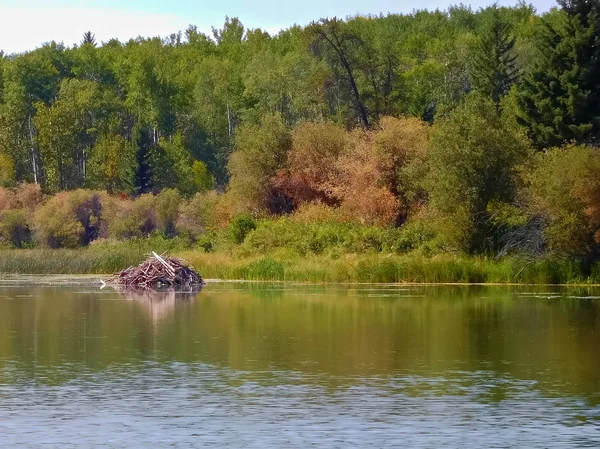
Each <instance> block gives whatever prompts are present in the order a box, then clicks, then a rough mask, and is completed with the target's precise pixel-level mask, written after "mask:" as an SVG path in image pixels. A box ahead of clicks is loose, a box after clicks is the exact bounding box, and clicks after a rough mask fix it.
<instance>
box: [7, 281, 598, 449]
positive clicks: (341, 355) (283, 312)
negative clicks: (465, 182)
mask: <svg viewBox="0 0 600 449" xmlns="http://www.w3.org/2000/svg"><path fill="white" fill-rule="evenodd" d="M48 284H51V285H37V286H34V285H28V286H24V285H23V283H22V282H16V281H13V282H6V281H4V282H2V283H0V447H2V448H13V447H28V448H90V447H99V448H122V447H127V448H149V447H156V448H167V447H177V448H179V447H181V448H189V447H219V448H220V447H243V448H269V447H272V448H283V447H302V448H304V447H310V446H314V447H325V448H328V447H330V448H335V447H340V448H341V447H377V448H379V447H438V446H442V445H443V446H444V447H446V448H465V447H478V448H479V447H488V448H492V447H497V448H506V447H540V448H562V447H564V448H567V447H568V448H571V447H600V298H599V296H600V291H599V290H594V289H560V288H549V287H544V288H532V287H527V288H526V287H519V288H517V287H476V286H472V287H465V286H462V287H449V286H440V287H405V286H401V287H399V286H377V287H375V286H355V287H333V286H326V287H324V286H301V285H289V284H274V285H270V284H241V283H220V284H209V285H208V286H207V287H206V288H205V289H204V290H203V291H202V292H201V293H200V294H199V295H197V296H183V297H180V296H175V295H173V294H166V295H153V296H150V297H145V296H135V295H122V294H119V293H116V292H114V291H111V290H107V289H104V290H99V289H98V288H97V287H95V286H89V285H88V286H85V285H68V284H67V283H61V282H52V283H48Z"/></svg>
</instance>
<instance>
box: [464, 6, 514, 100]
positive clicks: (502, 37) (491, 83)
mask: <svg viewBox="0 0 600 449" xmlns="http://www.w3.org/2000/svg"><path fill="white" fill-rule="evenodd" d="M491 10H492V11H491V16H490V18H489V19H488V21H487V22H486V24H485V27H484V29H483V32H482V35H481V38H480V41H479V45H478V46H477V49H476V52H475V56H474V60H473V66H472V78H473V87H474V89H475V90H477V91H479V92H481V93H482V94H484V95H485V96H487V97H489V98H491V99H492V100H493V101H494V103H495V104H496V105H499V103H500V98H502V97H503V96H504V95H505V94H506V93H507V92H508V91H509V89H510V87H511V86H512V84H513V83H514V82H515V81H516V80H517V78H518V74H519V71H518V68H517V64H516V59H517V57H516V55H515V54H514V53H513V47H514V45H515V38H514V37H512V36H511V35H510V29H509V25H508V24H507V23H506V22H505V21H503V20H502V17H500V11H499V9H498V7H497V5H494V6H492V8H491Z"/></svg>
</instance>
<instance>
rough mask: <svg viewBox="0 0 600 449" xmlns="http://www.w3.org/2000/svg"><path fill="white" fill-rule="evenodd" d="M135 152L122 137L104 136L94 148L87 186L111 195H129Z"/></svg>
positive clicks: (131, 185)
mask: <svg viewBox="0 0 600 449" xmlns="http://www.w3.org/2000/svg"><path fill="white" fill-rule="evenodd" d="M134 170H135V152H134V149H133V148H132V145H131V144H130V143H129V142H127V140H125V139H124V138H123V137H122V136H119V135H115V134H108V135H103V136H102V137H100V139H99V140H98V143H97V144H96V145H95V146H94V148H93V151H92V156H91V158H90V161H89V168H88V176H87V179H86V185H88V186H89V187H91V188H96V189H102V190H106V191H107V192H109V193H129V192H131V190H132V187H133V175H134Z"/></svg>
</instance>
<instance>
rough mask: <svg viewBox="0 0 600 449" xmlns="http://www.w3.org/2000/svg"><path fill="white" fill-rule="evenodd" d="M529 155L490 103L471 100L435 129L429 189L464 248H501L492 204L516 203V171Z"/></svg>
mask: <svg viewBox="0 0 600 449" xmlns="http://www.w3.org/2000/svg"><path fill="white" fill-rule="evenodd" d="M527 154H528V143H527V140H526V139H525V138H524V136H523V135H522V133H521V132H520V130H519V129H518V128H515V127H514V126H509V125H507V121H505V120H503V117H502V116H501V115H500V114H499V113H498V111H497V110H496V105H495V104H494V103H493V102H492V101H491V100H489V99H485V98H481V97H478V96H469V97H468V98H467V99H466V101H465V102H464V104H463V105H461V106H459V107H458V108H457V109H456V110H455V111H454V112H453V113H451V114H450V115H449V116H448V117H447V118H445V119H443V120H440V122H439V123H438V124H437V125H436V127H435V129H434V131H433V135H432V140H431V150H430V153H429V165H430V171H429V175H428V177H427V179H426V182H425V185H426V187H427V190H428V191H429V195H430V202H431V205H432V206H433V207H434V208H435V209H436V210H438V211H440V212H441V213H442V214H443V215H444V216H446V217H448V220H447V222H448V223H449V226H454V229H452V230H451V232H455V231H456V232H457V233H458V235H459V236H460V238H459V242H458V247H459V249H463V250H468V251H486V250H487V251H489V250H493V249H494V248H495V247H496V245H497V243H498V242H497V241H495V237H498V236H494V232H493V229H492V226H491V222H490V214H489V210H488V209H489V206H490V204H491V203H493V202H502V203H511V202H513V201H514V199H515V193H516V191H517V188H518V185H519V176H518V171H517V168H518V166H519V165H520V164H522V163H523V162H524V161H525V160H526V157H527Z"/></svg>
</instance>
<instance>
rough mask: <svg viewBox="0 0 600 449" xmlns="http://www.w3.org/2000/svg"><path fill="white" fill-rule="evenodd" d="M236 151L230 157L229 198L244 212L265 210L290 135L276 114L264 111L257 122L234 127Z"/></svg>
mask: <svg viewBox="0 0 600 449" xmlns="http://www.w3.org/2000/svg"><path fill="white" fill-rule="evenodd" d="M235 143H236V150H235V151H234V152H233V154H232V155H231V157H230V159H229V164H228V169H229V172H230V173H231V179H230V182H229V192H228V194H229V199H230V200H232V201H233V202H235V203H237V205H236V208H238V207H242V208H243V209H245V211H246V212H253V213H256V212H259V211H262V210H265V209H266V208H267V206H268V203H269V192H270V180H271V178H273V176H275V174H276V173H277V171H278V170H279V169H281V168H283V166H284V164H285V161H286V157H287V152H288V150H289V148H290V143H291V139H290V134H289V132H288V130H287V128H286V126H285V124H284V122H283V119H282V118H281V115H279V114H267V115H264V116H263V117H262V118H261V121H260V125H255V124H245V125H241V126H240V127H238V128H237V130H236V139H235Z"/></svg>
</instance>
